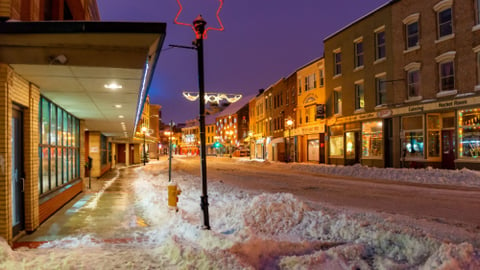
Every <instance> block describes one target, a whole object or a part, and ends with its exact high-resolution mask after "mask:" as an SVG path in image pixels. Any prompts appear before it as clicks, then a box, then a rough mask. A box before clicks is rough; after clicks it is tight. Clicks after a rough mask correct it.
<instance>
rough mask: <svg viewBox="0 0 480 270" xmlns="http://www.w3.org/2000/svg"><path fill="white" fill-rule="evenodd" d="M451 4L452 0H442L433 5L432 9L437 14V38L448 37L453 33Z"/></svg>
mask: <svg viewBox="0 0 480 270" xmlns="http://www.w3.org/2000/svg"><path fill="white" fill-rule="evenodd" d="M452 5H453V0H443V1H440V2H439V3H437V4H436V5H435V6H434V7H433V10H434V11H435V12H436V15H437V37H438V39H441V38H444V37H448V36H450V35H452V34H453V16H452Z"/></svg>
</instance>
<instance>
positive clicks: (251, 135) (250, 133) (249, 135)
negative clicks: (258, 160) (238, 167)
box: [248, 131, 253, 159]
mask: <svg viewBox="0 0 480 270" xmlns="http://www.w3.org/2000/svg"><path fill="white" fill-rule="evenodd" d="M248 137H249V139H250V151H249V156H250V159H252V142H253V131H249V132H248Z"/></svg>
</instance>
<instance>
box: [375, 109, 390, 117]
mask: <svg viewBox="0 0 480 270" xmlns="http://www.w3.org/2000/svg"><path fill="white" fill-rule="evenodd" d="M392 114H393V113H392V110H381V111H379V112H377V116H378V117H380V118H388V117H390V116H392Z"/></svg>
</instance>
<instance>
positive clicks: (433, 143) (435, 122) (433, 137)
mask: <svg viewBox="0 0 480 270" xmlns="http://www.w3.org/2000/svg"><path fill="white" fill-rule="evenodd" d="M440 128H441V125H440V115H435V114H429V115H428V116H427V154H428V157H429V158H439V157H440Z"/></svg>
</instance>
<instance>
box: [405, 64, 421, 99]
mask: <svg viewBox="0 0 480 270" xmlns="http://www.w3.org/2000/svg"><path fill="white" fill-rule="evenodd" d="M420 67H421V65H420V63H418V62H412V63H410V64H408V65H406V66H405V68H404V70H405V72H406V78H407V81H406V84H407V99H409V100H411V99H415V98H419V97H420Z"/></svg>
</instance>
